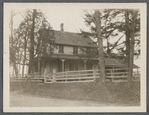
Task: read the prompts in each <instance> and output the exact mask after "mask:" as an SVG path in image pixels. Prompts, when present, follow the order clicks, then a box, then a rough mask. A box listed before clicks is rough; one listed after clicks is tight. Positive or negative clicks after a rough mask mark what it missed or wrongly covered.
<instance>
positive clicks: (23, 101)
mask: <svg viewBox="0 0 149 115" xmlns="http://www.w3.org/2000/svg"><path fill="white" fill-rule="evenodd" d="M10 106H11V107H72V106H73V107H86V106H107V105H104V104H97V103H94V102H90V101H85V100H82V101H76V100H67V99H54V98H50V97H49V98H39V97H32V96H25V95H20V94H16V93H11V94H10ZM108 106H110V105H108Z"/></svg>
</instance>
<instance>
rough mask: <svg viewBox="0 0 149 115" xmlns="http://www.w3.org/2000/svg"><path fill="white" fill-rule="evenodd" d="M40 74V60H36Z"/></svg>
mask: <svg viewBox="0 0 149 115" xmlns="http://www.w3.org/2000/svg"><path fill="white" fill-rule="evenodd" d="M39 72H40V58H38V73H39Z"/></svg>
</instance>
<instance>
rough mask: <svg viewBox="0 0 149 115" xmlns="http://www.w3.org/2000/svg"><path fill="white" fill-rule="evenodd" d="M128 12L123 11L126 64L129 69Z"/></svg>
mask: <svg viewBox="0 0 149 115" xmlns="http://www.w3.org/2000/svg"><path fill="white" fill-rule="evenodd" d="M128 18H129V17H128V11H127V10H125V25H126V32H125V34H126V42H125V45H126V64H127V67H129V54H130V29H129V27H128V26H129V22H128Z"/></svg>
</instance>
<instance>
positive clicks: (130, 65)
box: [128, 10, 137, 81]
mask: <svg viewBox="0 0 149 115" xmlns="http://www.w3.org/2000/svg"><path fill="white" fill-rule="evenodd" d="M131 16H132V24H131V39H130V54H129V79H128V80H129V81H131V80H132V76H133V75H132V73H133V62H134V41H135V22H136V17H137V10H131Z"/></svg>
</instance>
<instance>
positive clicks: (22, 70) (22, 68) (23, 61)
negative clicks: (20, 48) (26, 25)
mask: <svg viewBox="0 0 149 115" xmlns="http://www.w3.org/2000/svg"><path fill="white" fill-rule="evenodd" d="M24 41H25V43H24V60H23V67H22V77H24V66H25V60H26V45H27V42H26V38H24Z"/></svg>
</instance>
